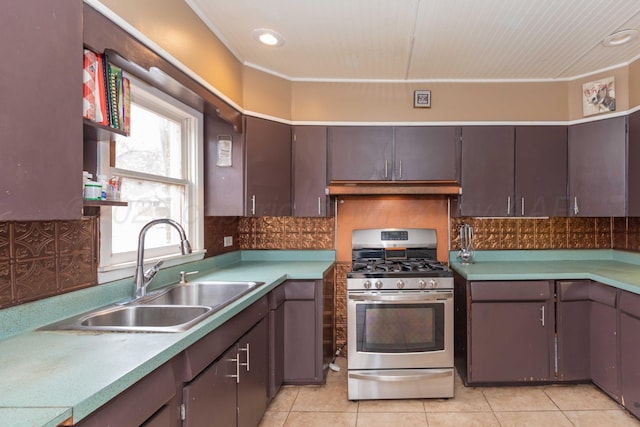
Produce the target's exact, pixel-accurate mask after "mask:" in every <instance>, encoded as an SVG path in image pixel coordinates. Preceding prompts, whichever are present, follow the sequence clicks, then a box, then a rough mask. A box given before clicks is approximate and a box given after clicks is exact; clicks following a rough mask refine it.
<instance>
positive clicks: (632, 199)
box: [627, 111, 640, 217]
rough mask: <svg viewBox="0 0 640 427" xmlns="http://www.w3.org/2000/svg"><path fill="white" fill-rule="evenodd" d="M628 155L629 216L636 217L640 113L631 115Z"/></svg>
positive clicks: (639, 198) (639, 212) (639, 181)
mask: <svg viewBox="0 0 640 427" xmlns="http://www.w3.org/2000/svg"><path fill="white" fill-rule="evenodd" d="M628 155H629V160H628V163H627V165H629V170H628V185H629V188H628V189H627V191H628V194H627V203H628V204H627V209H628V212H627V215H628V216H633V217H636V216H640V167H638V165H640V111H636V112H635V113H633V114H631V115H629V151H628ZM632 165H633V166H632Z"/></svg>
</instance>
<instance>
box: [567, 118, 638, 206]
mask: <svg viewBox="0 0 640 427" xmlns="http://www.w3.org/2000/svg"><path fill="white" fill-rule="evenodd" d="M568 156H569V158H568V159H569V161H568V163H569V215H570V216H588V217H599V216H605V217H606V216H620V217H622V216H625V215H626V209H625V205H626V203H625V202H626V188H627V185H626V184H627V118H626V117H614V118H611V119H605V120H598V121H594V122H588V123H581V124H578V125H573V126H570V127H569V152H568Z"/></svg>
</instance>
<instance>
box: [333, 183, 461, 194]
mask: <svg viewBox="0 0 640 427" xmlns="http://www.w3.org/2000/svg"><path fill="white" fill-rule="evenodd" d="M326 191H327V195H329V196H379V195H437V194H441V195H459V194H462V188H461V187H460V184H459V183H458V182H456V181H426V182H424V181H404V182H398V181H395V182H379V181H378V182H372V181H369V182H356V181H331V182H330V183H329V185H328V186H327V189H326Z"/></svg>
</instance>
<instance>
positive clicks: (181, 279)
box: [180, 271, 200, 285]
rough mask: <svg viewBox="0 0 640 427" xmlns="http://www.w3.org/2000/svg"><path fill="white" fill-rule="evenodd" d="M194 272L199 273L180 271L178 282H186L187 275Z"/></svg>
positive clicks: (182, 283)
mask: <svg viewBox="0 0 640 427" xmlns="http://www.w3.org/2000/svg"><path fill="white" fill-rule="evenodd" d="M196 273H200V272H199V271H181V272H180V284H181V285H184V284H185V283H187V276H189V275H190V274H196Z"/></svg>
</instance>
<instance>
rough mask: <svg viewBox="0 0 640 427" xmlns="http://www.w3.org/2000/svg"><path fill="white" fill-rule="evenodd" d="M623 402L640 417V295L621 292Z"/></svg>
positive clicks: (621, 383) (621, 385) (621, 387)
mask: <svg viewBox="0 0 640 427" xmlns="http://www.w3.org/2000/svg"><path fill="white" fill-rule="evenodd" d="M619 338H620V374H621V375H620V378H621V381H620V389H621V394H622V398H621V402H622V404H623V405H624V407H625V408H627V409H628V410H629V412H631V413H632V414H633V415H635V416H636V417H638V418H640V295H638V294H632V293H630V292H620V334H619Z"/></svg>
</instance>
